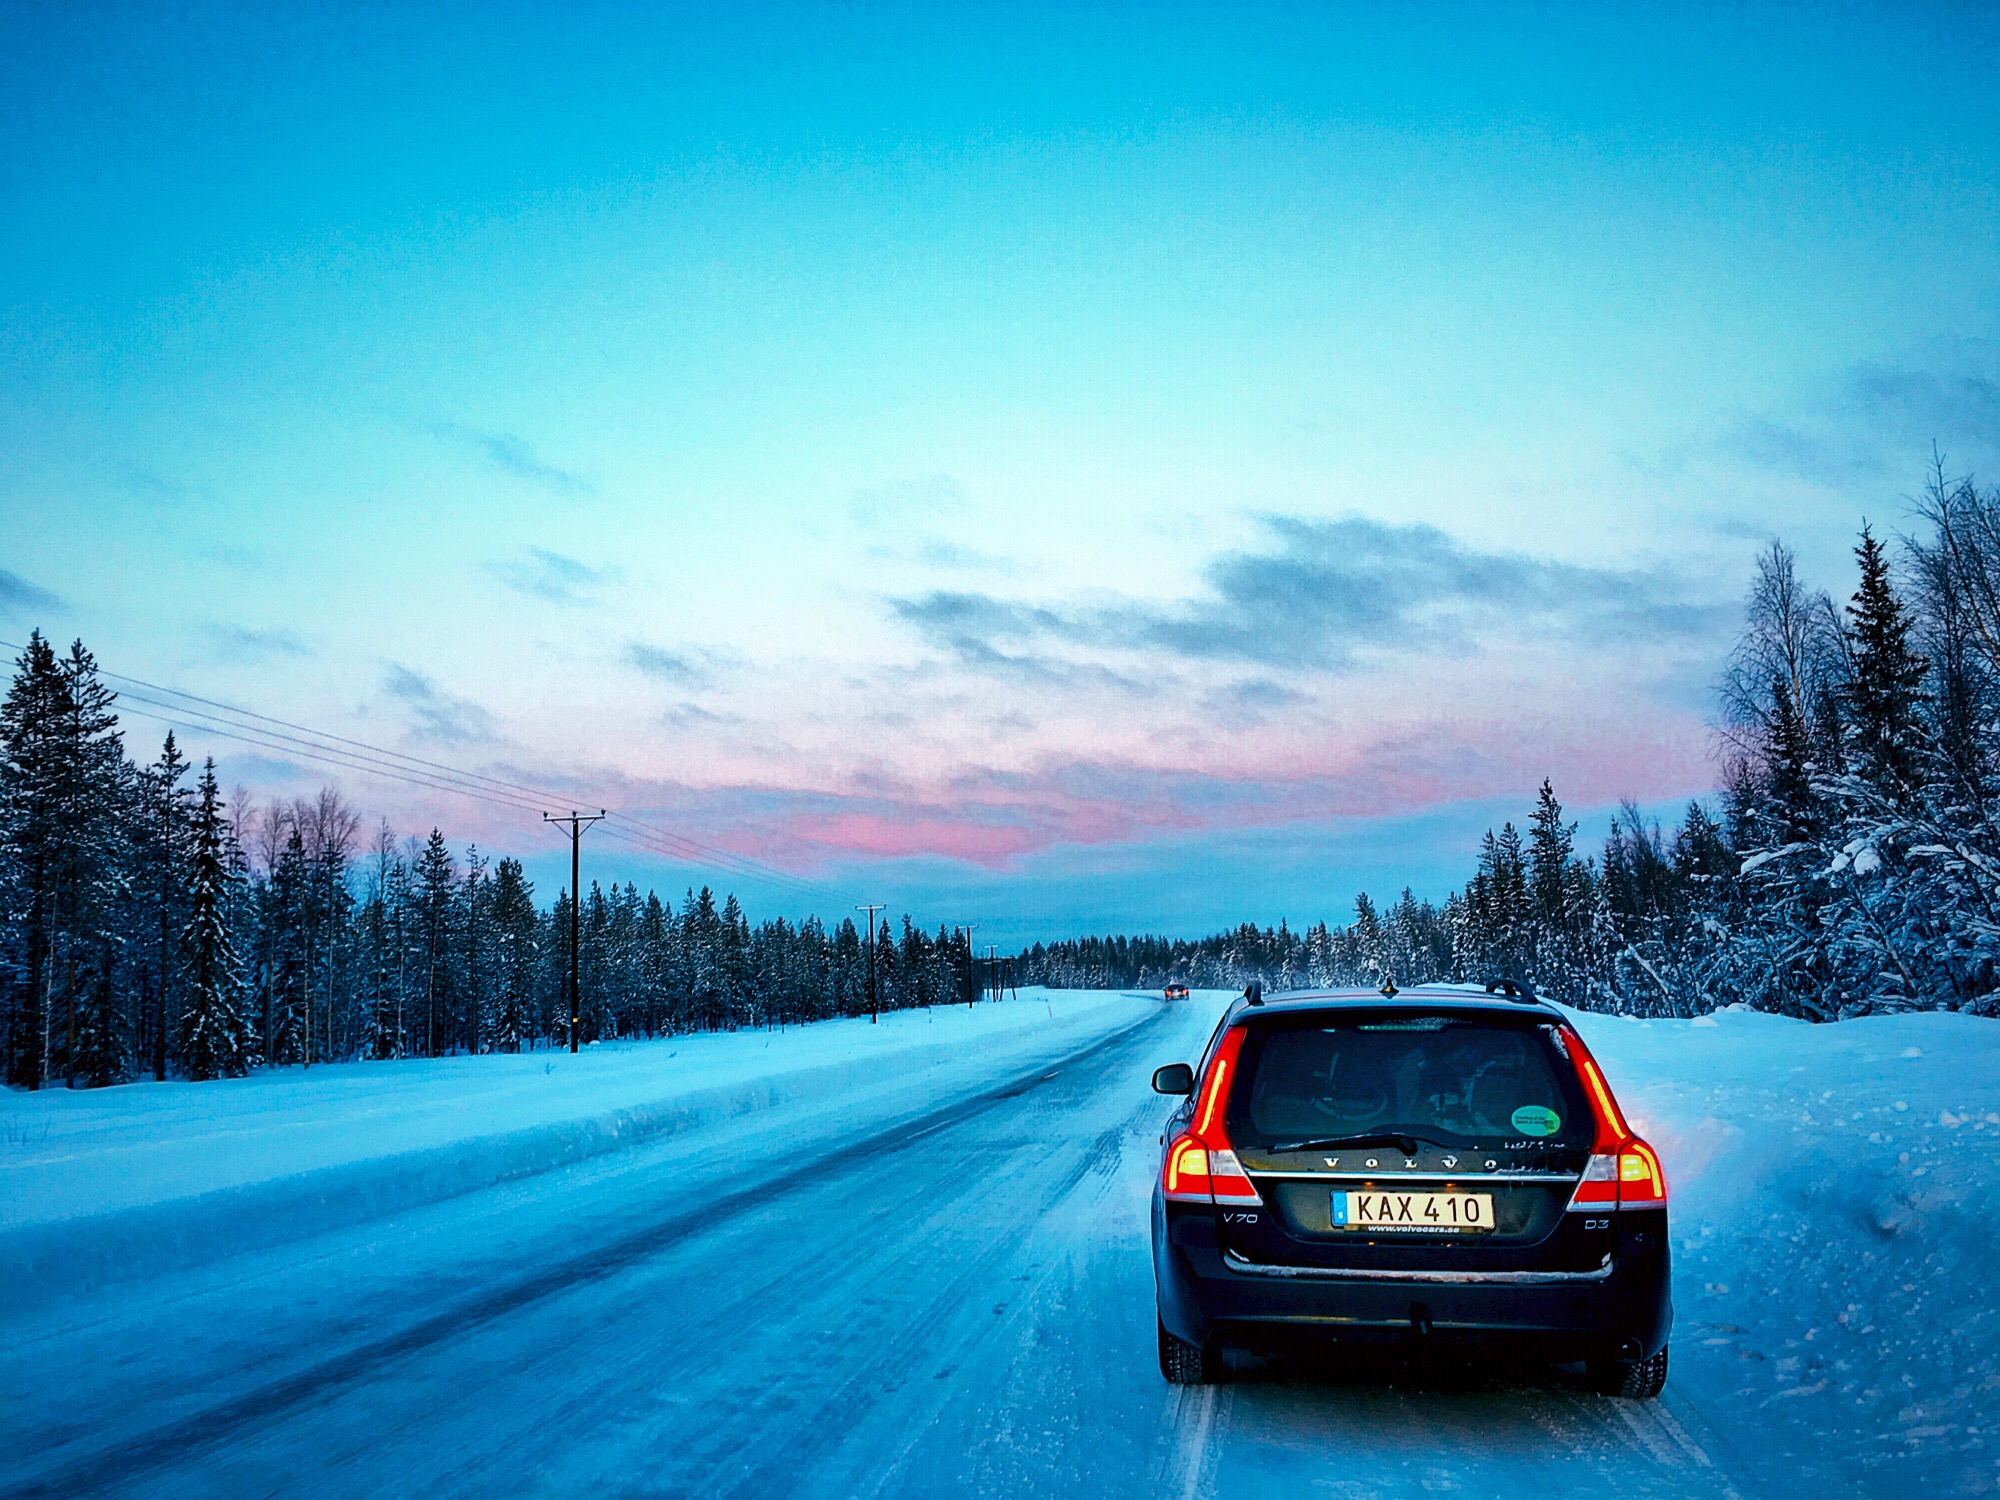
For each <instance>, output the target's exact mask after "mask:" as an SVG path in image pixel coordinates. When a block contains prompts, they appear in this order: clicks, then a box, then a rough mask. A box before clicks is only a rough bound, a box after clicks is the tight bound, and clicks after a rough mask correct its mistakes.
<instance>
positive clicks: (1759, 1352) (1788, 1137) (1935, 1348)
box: [1576, 1010, 2000, 1495]
mask: <svg viewBox="0 0 2000 1500" xmlns="http://www.w3.org/2000/svg"><path fill="white" fill-rule="evenodd" d="M1576 1019H1577V1023H1578V1025H1579V1027H1580V1029H1581V1030H1582V1031H1583V1033H1584V1038H1585V1040H1586V1041H1588V1042H1589V1043H1590V1046H1591V1048H1592V1050H1593V1051H1595V1052H1596V1053H1597V1055H1598V1056H1599V1058H1600V1059H1602V1060H1603V1062H1604V1064H1605V1066H1606V1069H1607V1071H1608V1072H1609V1073H1610V1074H1611V1076H1612V1078H1613V1082H1614V1087H1615V1088H1616V1089H1617V1091H1618V1095H1619V1100H1620V1102H1621V1103H1622V1104H1624V1105H1625V1107H1626V1111H1627V1113H1628V1114H1630V1115H1631V1116H1632V1119H1633V1124H1634V1128H1636V1129H1638V1130H1639V1131H1641V1132H1642V1133H1643V1134H1644V1135H1645V1136H1646V1137H1647V1138H1648V1139H1649V1140H1651V1141H1652V1142H1653V1143H1654V1145H1655V1146H1657V1147H1658V1148H1659V1150H1660V1153H1661V1155H1662V1157H1663V1158H1664V1159H1665V1161H1666V1165H1667V1173H1668V1179H1669V1183H1670V1186H1671V1190H1672V1194H1673V1198H1672V1214H1673V1228H1674V1256H1675V1263H1674V1302H1675V1308H1676V1324H1675V1329H1674V1375H1673V1379H1672V1381H1671V1383H1670V1387H1669V1388H1670V1390H1671V1389H1675V1388H1678V1389H1680V1390H1682V1391H1684V1392H1690V1393H1693V1394H1694V1396H1695V1399H1696V1400H1697V1401H1698V1403H1699V1404H1700V1405H1701V1406H1702V1407H1703V1408H1704V1411H1705V1414H1706V1415H1707V1416H1708V1418H1709V1420H1710V1421H1711V1422H1712V1423H1713V1424H1714V1425H1715V1426H1716V1427H1717V1428H1718V1429H1720V1430H1721V1431H1723V1432H1725V1433H1728V1434H1730V1435H1731V1437H1732V1440H1733V1441H1734V1442H1735V1443H1736V1444H1737V1446H1738V1448H1739V1450H1741V1453H1742V1458H1743V1459H1744V1461H1745V1463H1746V1467H1749V1468H1750V1469H1752V1470H1753V1471H1754V1470H1758V1469H1766V1470H1767V1471H1768V1472H1771V1473H1773V1474H1781V1473H1785V1472H1788V1471H1789V1472H1790V1473H1792V1474H1794V1475H1797V1476H1801V1477H1803V1476H1812V1477H1815V1478H1819V1479H1824V1480H1825V1481H1827V1482H1829V1483H1833V1484H1835V1485H1836V1486H1838V1485H1839V1484H1841V1483H1842V1482H1843V1481H1845V1482H1848V1483H1853V1482H1857V1481H1858V1482H1861V1483H1863V1484H1864V1486H1865V1488H1866V1490H1867V1492H1868V1493H1880V1494H1890V1493H1897V1494H1914V1493H1917V1492H1918V1491H1919V1489H1920V1488H1925V1487H1934V1488H1935V1490H1936V1491H1937V1492H1938V1493H1941V1494H1953V1495H1956V1494H1989V1493H1992V1492H1994V1490H1995V1489H1996V1488H2000V1312H1996V1309H1995V1302H1996V1297H1995V1269H1994V1268H1995V1266H1996V1264H2000V1252H1996V1248H1995V1244H1996V1240H1995V1236H1996V1232H2000V1024H1996V1023H1995V1022H1993V1021H1991V1020H1979V1019H1976V1018H1974V1017H1970V1016H1961V1015H1949V1014H1941V1013H1928V1014H1921V1015H1908V1016H1894V1017H1878V1018H1873V1019H1867V1020H1855V1021H1842V1022H1838V1023H1835V1024H1832V1025H1824V1026H1815V1025H1812V1024H1809V1023H1807V1022H1803V1021H1792V1020H1787V1019H1784V1018H1782V1017H1777V1016H1768V1015H1758V1014H1754V1013H1751V1012H1748V1011H1743V1010H1725V1011H1721V1012H1718V1013H1717V1014H1715V1015H1713V1016H1704V1017H1701V1018H1699V1019H1697V1020H1692V1021H1630V1020H1623V1019H1619V1018H1614V1017H1606V1016H1596V1015H1578V1016H1577V1018H1576ZM1793 1492H1794V1493H1806V1492H1807V1491H1806V1488H1805V1486H1804V1485H1800V1486H1799V1487H1798V1488H1796V1489H1794V1490H1793Z"/></svg>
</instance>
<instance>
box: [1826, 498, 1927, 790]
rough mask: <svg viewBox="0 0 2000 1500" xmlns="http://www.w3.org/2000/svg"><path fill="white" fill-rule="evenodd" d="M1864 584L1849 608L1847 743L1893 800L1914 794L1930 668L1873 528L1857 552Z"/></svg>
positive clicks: (1859, 770)
mask: <svg viewBox="0 0 2000 1500" xmlns="http://www.w3.org/2000/svg"><path fill="white" fill-rule="evenodd" d="M1854 556H1855V560H1856V562H1857V563H1859V565H1860V569H1861V582H1860V585H1859V586H1858V587H1857V588H1856V589H1855V591H1854V598H1853V601H1852V602H1851V603H1849V605H1848V606H1847V613H1848V616H1849V618H1850V620H1851V621H1852V638H1853V651H1852V662H1853V667H1852V675H1851V676H1850V677H1849V678H1848V681H1847V683H1846V684H1845V694H1844V699H1845V706H1846V710H1847V713H1846V725H1845V727H1846V731H1847V744H1848V745H1849V747H1850V748H1851V751H1852V759H1853V766H1854V771H1855V774H1856V775H1858V776H1861V777H1863V778H1864V779H1866V780H1867V781H1869V782H1871V783H1873V784H1874V785H1875V786H1877V787H1879V788H1881V789H1882V790H1883V791H1884V792H1885V793H1886V794H1888V795H1889V796H1890V797H1891V798H1892V799H1893V798H1901V797H1907V796H1909V795H1910V794H1911V793H1912V792H1914V790H1915V788H1916V785H1917V783H1918V780H1919V778H1920V773H1921V765H1922V760H1923V756H1924V750H1925V745H1924V736H1923V729H1922V723H1921V719H1920V717H1919V710H1920V707H1921V705H1922V701H1923V699H1922V693H1923V681H1924V674H1925V671H1926V669H1927V664H1926V663H1925V661H1924V659H1923V658H1922V657H1921V656H1919V655H1918V654H1917V653H1916V652H1915V651H1914V650H1912V649H1911V646H1910V632H1911V630H1912V628H1913V626H1914V623H1915V622H1914V621H1913V620H1912V619H1911V617H1910V614H1909V611H1908V610H1907V609H1906V608H1905V607H1904V605H1903V601H1902V600H1901V599H1900V598H1898V597H1897V594H1896V590H1895V587H1894V585H1893V584H1892V582H1891V581H1890V577H1889V560H1888V557H1887V555H1886V554H1885V553H1884V551H1883V548H1882V544H1881V543H1880V542H1879V541H1877V540H1876V539H1875V535H1874V533H1873V532H1872V531H1870V530H1869V529H1868V527H1866V526H1863V527H1862V528H1861V541H1860V542H1859V543H1858V544H1857V545H1856V547H1855V549H1854Z"/></svg>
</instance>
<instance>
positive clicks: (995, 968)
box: [986, 943, 1000, 1004]
mask: <svg viewBox="0 0 2000 1500" xmlns="http://www.w3.org/2000/svg"><path fill="white" fill-rule="evenodd" d="M999 951H1000V945H999V944H998V943H988V944H987V945H986V972H987V975H988V977H990V978H991V980H992V981H993V999H994V1003H995V1004H998V1003H999V1000H1000V960H999V959H998V958H996V957H994V955H995V954H997V953H998V952H999Z"/></svg>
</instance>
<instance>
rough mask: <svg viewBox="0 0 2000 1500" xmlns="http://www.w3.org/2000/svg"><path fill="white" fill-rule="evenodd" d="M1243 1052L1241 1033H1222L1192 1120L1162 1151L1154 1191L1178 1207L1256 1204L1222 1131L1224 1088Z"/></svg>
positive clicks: (1226, 1101) (1254, 1191) (1255, 1196)
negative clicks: (1157, 1188) (1185, 1204)
mask: <svg viewBox="0 0 2000 1500" xmlns="http://www.w3.org/2000/svg"><path fill="white" fill-rule="evenodd" d="M1242 1050H1243V1028H1242V1027H1240V1026H1238V1027H1232V1028H1231V1029H1230V1030H1229V1031H1227V1032H1225V1033H1224V1034H1223V1037H1222V1042H1221V1045H1219V1046H1218V1047H1217V1048H1216V1049H1215V1056H1214V1057H1213V1058H1212V1059H1210V1061H1209V1064H1208V1074H1207V1076H1206V1077H1204V1078H1203V1079H1202V1081H1201V1088H1200V1090H1199V1091H1197V1093H1196V1094H1195V1100H1196V1103H1195V1109H1194V1119H1193V1120H1191V1121H1190V1122H1189V1124H1188V1127H1187V1129H1186V1130H1183V1131H1182V1132H1181V1133H1180V1134H1179V1135H1178V1136H1176V1137H1174V1143H1173V1144H1172V1145H1171V1146H1169V1147H1168V1148H1167V1163H1166V1166H1165V1167H1164V1168H1163V1169H1162V1172H1161V1180H1160V1190H1161V1191H1162V1192H1163V1193H1165V1194H1166V1196H1167V1197H1169V1198H1173V1199H1178V1200H1180V1201H1182V1202H1198V1203H1228V1204H1243V1203H1262V1202H1263V1201H1264V1200H1263V1199H1262V1198H1261V1197H1259V1196H1258V1194H1257V1189H1256V1187H1255V1185H1254V1184H1252V1182H1251V1181H1250V1177H1249V1174H1247V1173H1246V1172H1245V1171H1244V1170H1243V1166H1242V1163H1240V1162H1239V1161H1237V1159H1236V1153H1235V1152H1234V1151H1232V1150H1231V1149H1230V1148H1229V1132H1228V1130H1227V1129H1226V1128H1225V1127H1224V1125H1223V1116H1224V1115H1225V1114H1226V1113H1227V1112H1228V1106H1229V1085H1230V1083H1231V1082H1232V1081H1233V1078H1234V1075H1235V1072H1236V1058H1237V1054H1239V1053H1240V1052H1242Z"/></svg>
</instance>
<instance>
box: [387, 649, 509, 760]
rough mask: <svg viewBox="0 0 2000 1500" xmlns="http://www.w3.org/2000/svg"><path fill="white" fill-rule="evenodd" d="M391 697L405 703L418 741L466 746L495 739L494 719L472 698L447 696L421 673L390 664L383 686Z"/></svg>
mask: <svg viewBox="0 0 2000 1500" xmlns="http://www.w3.org/2000/svg"><path fill="white" fill-rule="evenodd" d="M383 687H384V689H385V690H386V691H387V692H388V694H389V696H390V697H392V698H395V699H397V700H398V701H399V702H401V703H403V704H404V705H405V706H406V707H407V708H408V709H409V713H410V719H411V722H412V725H413V726H414V727H415V729H416V732H417V735H418V737H419V738H422V739H427V740H435V741H437V742H439V743H440V744H447V745H463V744H470V743H473V742H475V741H480V740H490V739H492V738H493V735H494V729H493V716H492V715H491V714H489V713H487V711H486V710H485V709H483V708H481V707H480V706H479V705H478V704H477V703H474V702H473V701H472V700H471V699H470V698H460V697H456V696H454V695H453V694H450V693H447V692H445V691H444V690H443V689H441V688H440V687H439V686H438V685H437V684H436V683H434V682H432V681H431V679H430V678H428V677H426V676H424V675H423V674H422V673H421V672H413V671H411V670H410V669H409V668H408V667H405V666H402V665H400V664H396V663H391V665H390V667H389V675H388V677H387V679H386V680H385V681H384V683H383Z"/></svg>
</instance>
